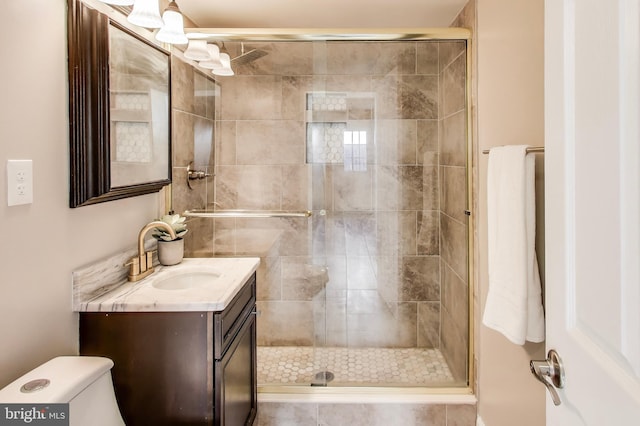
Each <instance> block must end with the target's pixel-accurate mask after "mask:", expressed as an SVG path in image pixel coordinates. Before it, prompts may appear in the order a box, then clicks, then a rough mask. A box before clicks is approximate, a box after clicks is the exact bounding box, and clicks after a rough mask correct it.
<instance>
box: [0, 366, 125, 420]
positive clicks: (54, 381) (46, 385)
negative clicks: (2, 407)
mask: <svg viewBox="0 0 640 426" xmlns="http://www.w3.org/2000/svg"><path fill="white" fill-rule="evenodd" d="M111 367H113V361H111V360H110V359H108V358H101V357H92V356H61V357H58V358H54V359H52V360H50V361H48V362H46V363H44V364H42V365H41V366H39V367H37V368H35V369H33V370H31V371H30V372H28V373H27V374H25V375H24V376H22V377H20V378H19V379H18V380H16V381H14V382H13V383H11V384H9V385H7V386H6V387H5V388H3V389H0V403H3V404H56V403H68V404H69V425H70V426H87V425H91V426H123V425H124V421H123V420H122V416H121V415H120V411H119V410H118V405H117V403H116V396H115V394H114V392H113V381H112V380H111ZM47 381H48V382H47ZM23 386H24V387H25V388H26V389H25V388H23Z"/></svg>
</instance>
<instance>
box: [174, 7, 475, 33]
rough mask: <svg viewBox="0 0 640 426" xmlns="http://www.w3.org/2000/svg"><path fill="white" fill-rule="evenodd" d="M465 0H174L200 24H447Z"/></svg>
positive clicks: (405, 25) (251, 25) (266, 25)
mask: <svg viewBox="0 0 640 426" xmlns="http://www.w3.org/2000/svg"><path fill="white" fill-rule="evenodd" d="M467 1H468V0H393V1H391V0H348V1H344V0H321V1H318V0H313V1H312V0H271V1H264V0H232V1H223V0H219V1H215V2H214V1H211V0H178V4H179V6H180V9H181V10H182V12H183V13H184V14H185V15H186V16H187V17H189V19H191V20H192V21H193V22H194V23H195V24H196V25H197V26H198V27H200V28H231V27H238V28H269V27H271V28H278V27H281V28H292V27H297V28H322V27H324V28H337V27H341V28H349V27H351V28H358V27H360V28H362V27H381V28H393V27H397V28H400V27H405V28H406V27H448V26H449V25H450V24H451V22H452V21H453V19H454V18H455V17H456V15H457V14H458V12H460V10H462V8H463V7H464V5H465V4H466V3H467Z"/></svg>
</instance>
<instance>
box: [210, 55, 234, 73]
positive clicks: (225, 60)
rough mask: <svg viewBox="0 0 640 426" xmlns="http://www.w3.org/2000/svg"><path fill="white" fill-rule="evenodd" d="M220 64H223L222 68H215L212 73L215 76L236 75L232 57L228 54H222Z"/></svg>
mask: <svg viewBox="0 0 640 426" xmlns="http://www.w3.org/2000/svg"><path fill="white" fill-rule="evenodd" d="M220 62H222V68H214V70H213V71H212V72H213V73H214V74H215V75H220V76H232V75H234V74H235V73H234V72H233V70H232V69H231V57H229V54H228V53H225V52H222V53H220Z"/></svg>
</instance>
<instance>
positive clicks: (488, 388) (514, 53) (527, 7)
mask: <svg viewBox="0 0 640 426" xmlns="http://www.w3.org/2000/svg"><path fill="white" fill-rule="evenodd" d="M543 6H544V2H543V0H477V14H478V15H477V16H478V18H477V25H478V27H477V47H478V62H477V68H478V69H477V79H478V80H477V87H478V97H477V112H478V114H477V117H478V123H477V124H478V144H479V146H478V152H481V151H482V150H483V149H486V148H489V147H492V146H498V145H509V144H530V145H536V146H539V145H542V144H543V143H544V117H543V114H544V105H543V101H544V98H543V89H544V87H543V84H544V75H543V60H544V57H543V43H544V39H543V28H544V9H543ZM477 159H478V163H477V164H478V168H477V170H478V175H477V179H478V180H477V186H478V190H479V193H478V197H477V200H478V203H479V205H478V208H477V209H476V210H477V218H476V219H477V226H478V241H477V246H478V253H477V260H478V265H477V266H478V268H479V270H478V276H479V292H478V294H477V297H478V300H479V303H480V308H479V309H478V308H477V309H476V317H477V323H478V326H477V331H476V339H477V345H476V348H477V353H476V358H477V359H478V373H477V374H478V397H479V404H478V410H479V415H480V416H481V417H482V419H483V420H484V422H485V424H486V426H511V425H514V424H517V425H521V426H540V425H544V423H545V414H544V413H545V409H544V403H545V399H544V398H545V395H544V392H545V391H544V386H542V385H541V384H540V383H538V382H536V380H535V379H534V378H533V376H532V375H531V373H530V372H529V360H530V359H531V358H544V344H527V345H525V346H524V347H522V346H516V345H514V344H512V343H510V342H509V341H508V340H507V339H506V338H504V337H502V335H500V334H498V333H496V332H494V331H492V330H490V329H488V328H486V327H484V326H481V325H479V320H480V318H481V315H482V311H483V308H484V301H485V299H486V295H487V289H488V287H487V282H488V276H487V256H486V252H487V218H486V213H487V206H486V198H487V188H486V175H487V156H486V155H482V154H478V157H477ZM538 169H539V172H541V171H542V170H541V168H540V167H539V168H538ZM539 179H540V177H539ZM541 207H542V203H541V202H539V203H538V209H541Z"/></svg>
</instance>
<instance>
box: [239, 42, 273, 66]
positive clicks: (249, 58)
mask: <svg viewBox="0 0 640 426" xmlns="http://www.w3.org/2000/svg"><path fill="white" fill-rule="evenodd" d="M240 48H241V53H240V55H239V56H236V57H235V58H233V59H231V63H232V64H233V65H245V64H248V63H249V62H253V61H255V60H258V59H260V58H262V57H263V56H266V55H268V52H265V51H264V50H260V49H251V50H249V51H248V52H245V51H244V43H241V44H240Z"/></svg>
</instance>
